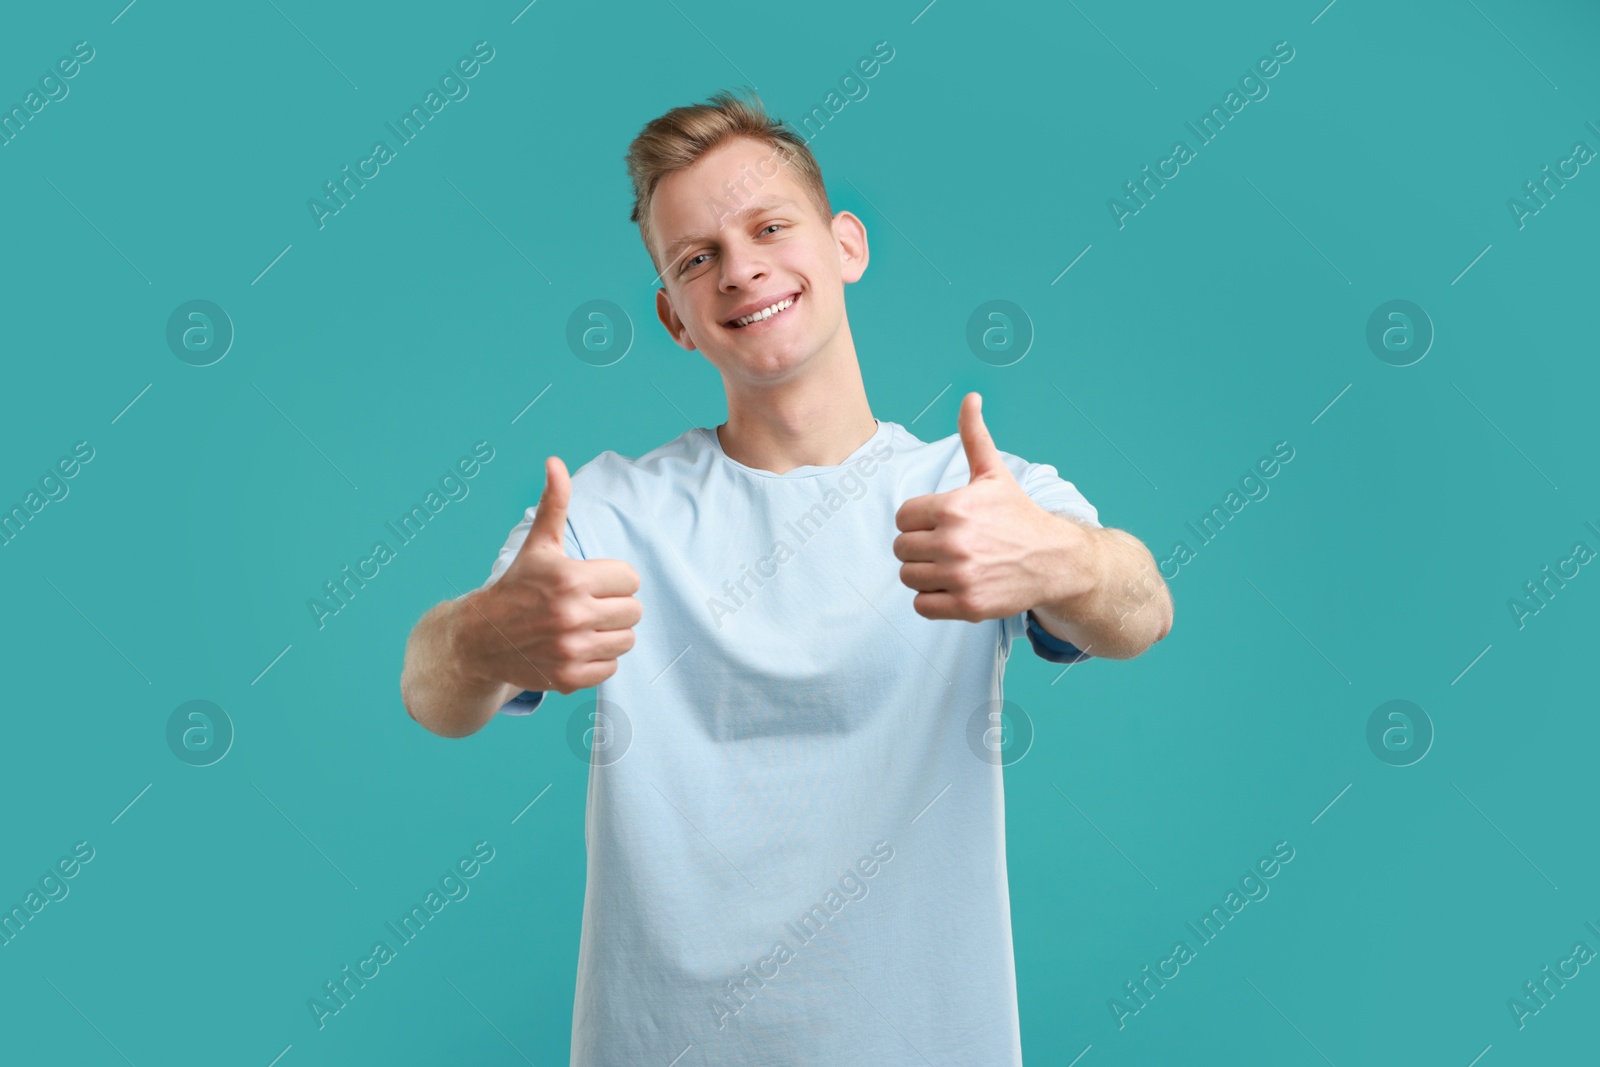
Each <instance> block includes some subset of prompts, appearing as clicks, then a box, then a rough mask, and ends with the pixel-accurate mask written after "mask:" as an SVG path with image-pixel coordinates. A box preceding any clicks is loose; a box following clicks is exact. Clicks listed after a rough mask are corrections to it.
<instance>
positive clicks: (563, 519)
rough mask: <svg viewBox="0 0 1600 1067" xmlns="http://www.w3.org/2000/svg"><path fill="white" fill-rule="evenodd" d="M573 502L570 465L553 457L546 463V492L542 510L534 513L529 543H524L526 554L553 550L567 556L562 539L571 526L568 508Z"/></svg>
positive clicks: (542, 494) (541, 505) (529, 531)
mask: <svg viewBox="0 0 1600 1067" xmlns="http://www.w3.org/2000/svg"><path fill="white" fill-rule="evenodd" d="M571 501H572V479H571V478H570V477H568V476H567V465H566V464H565V463H562V462H561V457H559V456H551V457H550V458H548V459H546V460H545V461H544V492H543V493H541V494H540V496H539V510H538V511H536V512H534V515H533V525H532V526H531V527H530V528H529V529H528V539H527V540H526V541H524V542H523V543H522V549H523V551H524V552H526V551H528V550H529V549H534V548H536V549H540V550H544V549H548V548H550V547H552V546H553V547H554V548H555V550H556V552H558V553H560V554H562V555H565V554H566V545H565V543H564V540H563V536H562V535H563V533H564V532H565V530H566V526H567V505H568V504H569V503H570V502H571Z"/></svg>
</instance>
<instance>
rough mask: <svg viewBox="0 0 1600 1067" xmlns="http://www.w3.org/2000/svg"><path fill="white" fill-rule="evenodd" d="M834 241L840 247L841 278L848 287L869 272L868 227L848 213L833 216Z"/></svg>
mask: <svg viewBox="0 0 1600 1067" xmlns="http://www.w3.org/2000/svg"><path fill="white" fill-rule="evenodd" d="M830 225H831V226H832V228H833V239H834V241H835V242H836V243H837V244H838V246H839V277H840V280H842V281H843V282H844V283H845V284H846V285H849V284H850V283H851V282H856V281H860V280H861V276H862V275H863V274H865V273H866V272H867V260H868V259H869V258H870V254H869V252H868V250H867V227H866V225H865V224H864V223H862V221H861V220H860V219H858V218H856V217H855V215H853V214H851V213H850V212H848V211H840V212H838V213H837V214H835V215H834V216H833V221H832V223H831V224H830Z"/></svg>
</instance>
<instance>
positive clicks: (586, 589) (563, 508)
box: [452, 456, 643, 694]
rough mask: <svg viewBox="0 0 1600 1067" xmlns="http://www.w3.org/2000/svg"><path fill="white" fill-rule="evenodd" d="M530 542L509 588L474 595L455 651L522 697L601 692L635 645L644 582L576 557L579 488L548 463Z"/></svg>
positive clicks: (460, 616)
mask: <svg viewBox="0 0 1600 1067" xmlns="http://www.w3.org/2000/svg"><path fill="white" fill-rule="evenodd" d="M544 469H545V482H544V493H543V494H542V495H541V496H540V497H539V507H538V510H537V511H536V512H535V513H534V517H533V525H532V526H531V527H530V528H529V530H528V537H527V540H525V541H523V543H522V546H521V547H520V548H519V549H518V550H517V555H516V558H515V559H513V560H512V561H511V566H509V567H508V568H506V571H505V573H503V574H502V575H501V576H500V580H499V581H497V582H495V583H494V584H493V585H491V586H489V587H488V588H486V589H477V590H474V591H473V592H471V593H469V594H467V596H466V598H465V599H464V601H463V605H462V608H461V610H460V611H459V612H458V613H457V616H456V619H457V621H456V626H455V633H454V635H453V640H452V645H453V648H454V650H455V659H456V664H457V667H458V669H460V670H461V671H462V673H464V674H467V675H469V676H472V677H476V678H480V679H484V680H489V681H497V682H505V683H510V684H511V685H515V686H518V687H519V688H521V689H528V690H544V691H549V690H552V689H553V690H555V691H556V692H558V693H562V694H569V693H574V692H576V691H578V690H579V689H587V688H588V687H590V686H593V685H598V684H600V683H601V682H603V681H605V680H606V679H607V678H609V677H611V676H612V675H613V674H615V673H616V671H617V657H619V656H621V655H622V654H623V653H624V652H627V651H628V650H629V649H631V648H632V647H633V640H634V638H633V629H632V628H633V626H634V625H635V624H637V623H638V621H639V617H640V615H641V614H642V612H643V609H642V607H641V606H640V604H639V601H638V600H636V599H635V598H634V596H633V594H634V593H636V592H638V591H639V575H638V573H637V572H635V571H634V569H633V568H632V567H631V566H629V565H628V564H627V563H625V562H623V561H622V560H618V559H590V560H584V559H568V558H567V554H566V550H565V545H564V544H563V541H562V534H563V531H564V530H565V529H566V523H567V505H568V503H569V502H570V501H571V499H572V480H571V479H570V478H569V477H568V476H567V468H566V465H565V464H564V463H562V462H561V459H560V458H559V457H557V456H551V457H549V458H548V459H546V460H545V468H544Z"/></svg>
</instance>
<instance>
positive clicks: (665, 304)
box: [656, 286, 696, 352]
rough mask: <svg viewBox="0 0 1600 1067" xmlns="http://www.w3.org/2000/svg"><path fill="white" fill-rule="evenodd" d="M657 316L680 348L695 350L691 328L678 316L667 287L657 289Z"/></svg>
mask: <svg viewBox="0 0 1600 1067" xmlns="http://www.w3.org/2000/svg"><path fill="white" fill-rule="evenodd" d="M656 317H657V318H659V319H660V320H661V325H663V326H665V327H666V328H667V333H669V334H671V335H672V339H673V340H674V341H676V342H677V343H678V346H679V347H680V348H683V349H686V350H688V351H690V352H693V351H695V349H696V345H695V343H694V339H693V338H692V337H690V336H689V328H688V327H687V326H685V325H684V324H683V320H682V319H680V318H678V313H677V311H675V310H673V307H672V297H670V296H668V295H667V290H666V287H665V286H663V287H662V288H660V289H657V290H656Z"/></svg>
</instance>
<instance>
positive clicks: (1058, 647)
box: [1028, 610, 1094, 663]
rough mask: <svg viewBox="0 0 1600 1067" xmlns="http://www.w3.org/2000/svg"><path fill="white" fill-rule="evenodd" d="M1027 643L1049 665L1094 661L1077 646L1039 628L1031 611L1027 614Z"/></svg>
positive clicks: (1037, 621)
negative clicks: (1049, 663)
mask: <svg viewBox="0 0 1600 1067" xmlns="http://www.w3.org/2000/svg"><path fill="white" fill-rule="evenodd" d="M1028 643H1029V644H1031V645H1033V651H1034V652H1035V653H1037V654H1038V655H1039V656H1040V657H1042V658H1043V659H1047V660H1049V661H1050V662H1051V663H1077V662H1079V661H1080V660H1086V659H1094V657H1093V656H1091V655H1089V653H1087V652H1085V651H1083V650H1082V649H1081V648H1079V647H1078V646H1077V645H1074V644H1073V643H1072V642H1070V641H1063V640H1061V638H1059V637H1057V636H1056V635H1055V634H1053V633H1050V632H1049V631H1048V630H1046V629H1045V628H1044V627H1043V626H1040V625H1039V620H1038V619H1037V618H1035V617H1034V614H1033V612H1032V610H1030V611H1029V612H1028Z"/></svg>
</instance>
